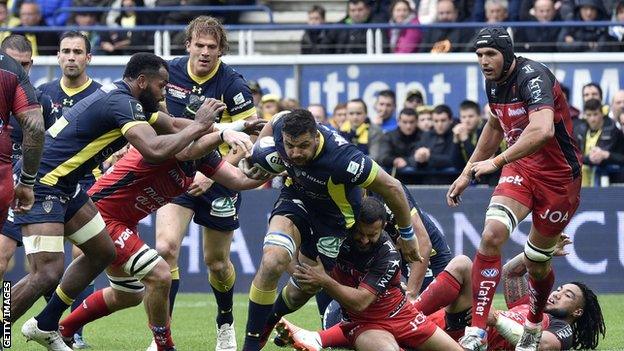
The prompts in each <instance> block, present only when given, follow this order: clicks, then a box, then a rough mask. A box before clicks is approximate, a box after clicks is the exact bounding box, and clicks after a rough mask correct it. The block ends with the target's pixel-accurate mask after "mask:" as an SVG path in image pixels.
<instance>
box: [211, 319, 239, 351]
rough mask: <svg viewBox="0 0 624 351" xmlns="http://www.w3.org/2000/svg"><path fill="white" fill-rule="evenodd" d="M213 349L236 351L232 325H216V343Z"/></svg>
mask: <svg viewBox="0 0 624 351" xmlns="http://www.w3.org/2000/svg"><path fill="white" fill-rule="evenodd" d="M215 351H236V332H235V331H234V326H232V325H230V324H228V323H224V324H222V325H221V327H217V345H216V346H215Z"/></svg>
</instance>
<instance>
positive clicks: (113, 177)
mask: <svg viewBox="0 0 624 351" xmlns="http://www.w3.org/2000/svg"><path fill="white" fill-rule="evenodd" d="M210 100H212V101H211V103H212V105H208V106H212V111H214V113H215V114H218V113H220V112H221V111H222V110H223V109H224V108H225V105H224V104H222V103H221V102H219V101H218V100H215V99H210ZM258 122H260V121H258ZM251 128H252V130H251V131H252V132H253V128H254V126H253V125H252V126H251ZM224 141H225V142H226V143H227V144H228V145H230V146H231V147H232V148H233V150H236V151H237V152H241V153H243V154H245V153H248V151H249V150H251V147H252V143H251V141H250V139H249V136H248V135H247V134H244V133H240V132H235V131H232V130H225V131H223V134H221V133H220V132H216V133H211V134H208V135H205V136H203V137H202V138H200V139H199V140H197V141H196V142H194V143H192V144H191V145H190V146H189V147H187V148H186V149H185V150H183V151H182V152H180V153H178V154H177V155H176V156H175V158H172V159H169V160H167V161H165V162H163V163H159V164H154V163H149V162H147V161H145V160H144V159H143V157H142V156H141V154H140V153H139V152H138V151H137V150H136V149H131V150H130V151H129V152H128V153H127V154H126V155H125V156H124V157H122V158H121V159H120V160H119V161H118V162H117V163H115V165H114V166H113V167H112V169H111V170H110V171H109V172H107V174H106V175H104V176H103V177H101V178H100V179H98V180H97V182H96V183H95V184H94V185H93V187H92V188H91V189H90V190H89V192H88V193H89V195H90V196H91V199H92V200H93V202H94V203H95V205H96V206H97V208H98V211H99V212H100V213H101V214H102V216H103V218H104V221H105V222H106V227H107V229H108V232H109V234H110V236H111V238H112V239H113V241H114V243H115V249H116V253H117V257H116V259H115V261H114V262H113V264H112V265H111V266H109V267H108V268H107V275H108V279H109V281H110V287H108V288H105V289H103V290H99V291H97V292H95V293H94V294H93V295H91V296H89V297H88V298H87V299H86V300H85V302H84V304H83V305H82V307H81V308H79V309H77V310H75V311H74V312H72V313H71V314H70V315H69V316H68V317H67V318H65V319H64V320H63V321H62V322H61V324H60V326H61V327H60V331H61V335H63V337H65V338H66V337H69V338H71V336H72V335H73V334H74V331H75V330H77V329H78V328H81V327H82V326H84V325H85V324H86V323H89V322H91V321H93V320H96V319H98V318H101V317H103V316H106V315H108V314H110V313H113V312H115V311H118V310H121V309H124V308H128V307H132V306H135V305H138V304H139V303H140V302H141V301H144V302H145V308H146V311H147V314H148V321H149V324H150V329H151V331H152V332H153V334H154V340H155V341H156V344H157V350H159V351H163V350H174V343H173V339H172V337H171V330H170V318H169V288H170V284H171V272H170V268H169V265H168V264H167V262H165V261H164V260H163V259H162V258H161V257H160V256H159V255H158V253H157V252H156V250H154V249H151V248H150V247H148V246H147V245H146V244H145V243H144V242H143V240H142V239H141V238H140V237H139V235H138V233H137V226H138V223H139V221H140V220H141V219H143V218H144V217H145V216H147V215H149V214H150V213H153V212H155V211H156V210H157V209H158V208H160V207H161V206H163V205H164V204H166V203H168V202H169V201H171V200H172V199H173V198H174V197H176V196H178V195H180V194H182V193H183V192H184V191H186V190H187V188H188V186H189V185H190V184H191V182H192V180H193V176H194V173H195V172H196V171H202V172H203V173H204V174H205V175H206V176H209V177H211V178H213V179H214V180H215V181H216V182H218V183H221V184H224V185H227V186H229V187H230V188H232V189H240V190H244V189H251V188H255V187H258V186H260V185H261V184H262V183H261V182H260V181H257V180H251V179H249V178H247V177H245V175H244V174H243V173H242V172H241V171H240V170H239V169H238V168H236V167H234V166H232V165H230V164H229V163H227V162H224V160H223V159H222V158H221V156H220V155H219V153H218V152H216V151H213V152H210V150H214V149H215V148H217V147H218V146H219V145H220V144H222V143H223V142H224ZM162 325H165V327H164V328H162V327H156V326H162Z"/></svg>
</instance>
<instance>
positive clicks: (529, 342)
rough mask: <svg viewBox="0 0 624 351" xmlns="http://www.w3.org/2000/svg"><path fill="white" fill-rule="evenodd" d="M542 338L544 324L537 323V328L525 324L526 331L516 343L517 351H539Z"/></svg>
mask: <svg viewBox="0 0 624 351" xmlns="http://www.w3.org/2000/svg"><path fill="white" fill-rule="evenodd" d="M541 339H542V326H541V325H537V327H536V328H532V327H531V326H528V325H526V324H525V325H524V333H522V336H521V337H520V341H518V343H517V344H516V351H537V349H538V348H539V344H540V340H541Z"/></svg>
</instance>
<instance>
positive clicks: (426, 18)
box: [418, 0, 438, 24]
mask: <svg viewBox="0 0 624 351" xmlns="http://www.w3.org/2000/svg"><path fill="white" fill-rule="evenodd" d="M437 11H438V0H420V1H418V21H419V22H420V23H422V24H430V23H434V22H435V21H436V18H437V15H438V12H437Z"/></svg>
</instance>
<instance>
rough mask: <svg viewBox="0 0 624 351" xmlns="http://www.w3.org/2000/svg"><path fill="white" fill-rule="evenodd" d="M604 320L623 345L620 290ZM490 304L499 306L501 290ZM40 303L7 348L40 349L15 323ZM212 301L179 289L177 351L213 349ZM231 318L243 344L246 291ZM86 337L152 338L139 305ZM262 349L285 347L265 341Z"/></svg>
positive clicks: (605, 345)
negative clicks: (493, 303)
mask: <svg viewBox="0 0 624 351" xmlns="http://www.w3.org/2000/svg"><path fill="white" fill-rule="evenodd" d="M599 299H600V304H601V306H602V310H603V314H604V317H605V321H606V325H607V336H606V338H605V339H604V340H602V341H601V342H600V344H599V346H598V349H599V350H624V294H604V295H600V296H599ZM495 305H496V306H498V307H501V308H502V307H503V306H504V302H503V300H502V296H501V295H497V298H496V301H495ZM42 307H43V300H40V301H39V302H38V303H37V304H36V305H35V307H33V309H31V310H30V311H29V312H27V313H26V315H25V316H24V317H23V318H22V319H21V320H19V321H18V322H17V323H15V324H14V325H13V335H12V336H13V337H12V342H13V344H12V347H11V349H10V350H20V351H21V350H43V348H42V347H41V346H39V345H38V344H34V343H32V342H30V343H26V342H25V339H24V337H23V336H22V335H21V333H20V328H21V326H22V324H23V323H24V321H25V320H26V319H27V318H30V317H32V316H33V315H36V314H37V313H38V312H39V311H40V310H41V308H42ZM215 313H216V304H215V302H214V297H213V296H212V295H211V294H180V295H178V299H177V302H176V305H175V311H174V318H173V324H172V328H173V337H174V341H175V343H176V347H177V349H178V350H190V351H199V350H214V345H215V341H214V340H215V334H216V330H215V328H216V327H215V323H214V318H215ZM317 315H318V312H317V309H316V304H315V303H314V302H311V303H308V304H307V305H306V306H304V307H303V308H302V309H301V310H299V311H297V312H295V313H294V314H292V315H290V316H289V317H288V318H289V320H291V321H293V322H294V323H296V324H298V325H301V326H304V327H306V328H308V329H317V328H318V327H319V324H320V322H319V318H318V316H317ZM234 318H235V322H234V324H235V327H236V336H237V339H238V345H239V349H240V348H241V347H242V344H243V336H244V330H245V323H246V320H247V295H245V294H236V295H235V296H234ZM84 335H85V338H86V340H87V342H88V343H89V344H90V345H91V348H90V349H89V350H93V351H100V350H102V351H103V350H106V351H117V350H119V351H122V350H123V351H126V350H127V351H131V350H132V351H134V350H137V351H144V350H145V349H146V348H147V346H148V345H149V343H150V342H151V333H149V331H148V329H147V318H146V315H145V312H144V310H143V307H142V306H137V307H135V308H131V309H127V310H125V311H120V312H117V313H115V314H113V315H111V316H108V317H106V318H103V319H100V320H98V321H95V322H93V323H91V324H89V325H87V327H86V328H85V334H84ZM265 350H285V349H282V348H279V347H276V346H274V345H272V344H268V345H267V347H266V348H265Z"/></svg>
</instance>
